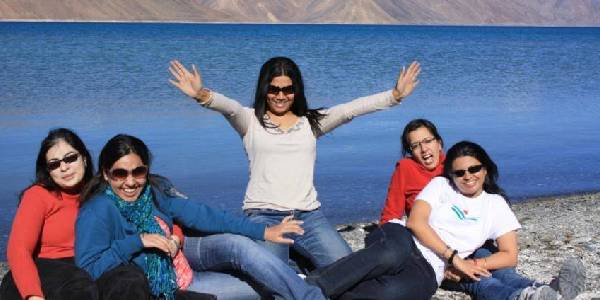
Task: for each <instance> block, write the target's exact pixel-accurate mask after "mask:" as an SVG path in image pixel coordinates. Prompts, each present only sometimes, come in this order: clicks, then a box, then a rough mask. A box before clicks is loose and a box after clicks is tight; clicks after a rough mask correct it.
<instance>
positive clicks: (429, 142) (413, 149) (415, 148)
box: [410, 136, 436, 151]
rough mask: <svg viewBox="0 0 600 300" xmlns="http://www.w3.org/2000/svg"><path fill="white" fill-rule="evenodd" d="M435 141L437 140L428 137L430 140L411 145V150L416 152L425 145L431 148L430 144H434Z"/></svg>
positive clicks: (425, 139) (426, 139)
mask: <svg viewBox="0 0 600 300" xmlns="http://www.w3.org/2000/svg"><path fill="white" fill-rule="evenodd" d="M435 140H436V138H435V137H433V136H432V137H428V138H424V139H422V140H421V141H419V142H415V143H412V144H410V150H411V151H415V150H417V148H419V146H423V145H427V146H429V144H431V143H433V141H435Z"/></svg>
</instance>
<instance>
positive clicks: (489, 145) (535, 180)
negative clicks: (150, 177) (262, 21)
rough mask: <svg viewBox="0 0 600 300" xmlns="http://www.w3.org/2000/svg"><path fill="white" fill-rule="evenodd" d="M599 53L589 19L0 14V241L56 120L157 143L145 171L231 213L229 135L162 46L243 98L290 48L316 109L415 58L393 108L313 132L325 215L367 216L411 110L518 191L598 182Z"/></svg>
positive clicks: (376, 205) (95, 147) (372, 213)
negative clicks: (501, 21)
mask: <svg viewBox="0 0 600 300" xmlns="http://www.w3.org/2000/svg"><path fill="white" fill-rule="evenodd" d="M598 49H600V28H518V27H439V26H422V27H418V26H354V25H277V26H274V25H224V24H219V25H198V24H97V23H86V24H82V23H0V165H1V166H2V169H1V171H0V182H2V183H3V184H2V185H1V186H0V195H1V196H0V197H2V198H1V199H0V200H1V202H0V250H1V251H2V253H4V249H5V245H6V239H7V235H8V232H9V230H10V224H11V221H12V217H13V215H14V211H15V206H16V203H17V195H18V194H19V192H20V191H21V189H22V188H24V187H25V186H27V185H28V184H29V183H30V182H31V180H32V179H33V175H34V165H35V156H36V154H37V151H38V148H39V142H40V141H41V139H42V138H43V137H44V136H45V135H46V133H47V131H48V129H50V128H54V127H70V128H73V129H75V130H76V131H77V132H78V133H79V134H80V136H81V137H82V138H83V139H84V141H85V142H86V143H87V144H88V146H89V148H90V149H91V150H92V155H93V156H94V157H97V155H98V154H99V151H100V149H101V147H102V145H103V144H104V142H105V141H106V140H107V139H108V138H110V137H112V136H113V135H115V134H117V133H129V134H133V135H136V136H138V137H140V138H142V139H143V140H144V141H146V142H147V143H148V145H149V146H150V148H151V149H152V151H153V153H154V156H155V160H154V165H153V171H154V172H156V173H160V174H162V175H165V176H167V177H169V178H171V179H172V181H174V182H175V184H176V185H177V186H178V187H179V188H180V189H181V190H182V191H184V192H185V193H187V194H188V195H190V196H191V197H192V198H197V199H200V200H202V201H204V202H206V203H209V204H210V205H213V206H215V207H218V208H221V209H225V210H228V211H231V212H234V213H239V212H240V207H241V202H242V198H243V194H244V190H245V186H246V182H247V177H248V168H247V167H248V165H247V160H246V156H245V153H244V151H243V148H242V145H241V141H240V138H239V136H238V135H237V134H236V133H235V132H234V131H233V130H232V129H231V128H230V127H229V124H228V123H227V122H226V121H225V120H224V118H223V117H222V116H221V115H219V114H217V113H214V112H210V111H206V110H204V109H203V108H201V107H199V106H198V105H197V104H195V103H194V102H193V101H191V100H190V99H187V98H186V97H184V96H183V95H182V94H181V93H180V92H179V91H177V90H176V89H175V88H173V87H171V86H170V85H169V84H168V82H167V79H168V78H169V73H168V72H167V67H168V62H169V60H170V59H173V58H177V59H180V60H181V61H183V62H184V63H185V64H191V63H195V64H196V65H197V66H198V67H199V69H200V70H201V71H202V74H203V77H204V81H205V84H206V86H207V87H209V88H212V89H214V90H216V91H219V92H221V93H224V94H226V95H228V96H230V97H233V98H235V99H238V100H240V101H241V102H242V103H244V104H247V105H250V104H251V102H252V98H253V94H254V86H255V84H256V78H257V75H258V71H259V68H260V66H261V64H262V63H263V62H264V61H266V60H267V59H268V58H270V57H272V56H280V55H283V56H289V57H291V58H293V59H294V60H295V61H296V62H297V63H298V64H299V65H300V67H301V69H302V71H303V76H304V80H305V86H306V93H307V97H308V99H309V101H310V103H311V106H313V107H321V106H332V105H335V104H338V103H342V102H345V101H349V100H352V99H354V98H356V97H359V96H364V95H368V94H372V93H375V92H379V91H383V90H386V89H389V88H391V87H392V86H393V84H394V82H395V79H396V77H397V74H398V72H399V70H400V68H401V66H402V65H407V64H409V63H410V62H411V61H412V60H418V61H420V62H421V64H422V67H423V71H422V74H421V78H420V85H419V87H418V89H417V90H416V91H415V93H414V94H413V95H412V96H410V97H409V98H407V99H406V101H405V102H404V103H403V104H401V105H400V106H398V107H396V108H394V109H391V110H388V111H384V112H379V113H375V114H371V115H368V116H364V117H361V118H358V119H356V120H354V121H353V122H351V123H350V124H348V125H345V126H342V127H340V128H338V129H337V130H335V131H334V132H333V133H332V134H329V135H327V136H325V137H324V138H322V139H321V140H320V141H319V147H318V161H317V169H316V178H315V180H316V185H317V190H318V191H319V198H320V200H321V201H322V203H323V209H324V212H325V213H326V215H328V216H329V217H330V218H331V220H332V221H333V222H335V223H344V222H352V221H365V220H373V219H375V218H377V217H378V215H379V212H380V210H381V207H382V205H383V202H384V200H385V194H386V190H387V185H388V182H389V178H390V176H391V173H392V171H393V169H394V163H395V161H397V160H398V159H399V158H400V141H399V136H400V134H401V131H402V128H403V127H404V125H405V124H406V122H408V121H409V120H411V119H413V118H417V117H424V118H427V119H430V120H432V121H434V122H435V123H436V124H437V125H438V127H439V129H440V131H441V134H442V136H443V137H444V138H445V142H446V145H447V146H449V145H451V144H453V143H454V142H457V141H459V140H462V139H469V140H472V141H475V142H478V143H480V144H482V145H483V146H484V147H485V148H486V149H487V150H489V152H490V154H491V155H492V157H493V158H494V159H495V161H496V162H497V163H498V165H499V167H500V173H501V179H500V181H501V184H502V186H503V187H504V188H505V189H506V190H507V192H508V194H509V196H511V197H512V198H513V199H514V200H516V201H518V200H520V199H523V198H526V197H534V196H543V195H556V194H567V193H578V192H586V191H599V190H600V180H599V178H600V134H598V131H599V130H600V118H598V114H599V112H600V103H599V102H600V101H599V100H600V84H599V83H600V81H599V78H600V55H598V53H599V50H598Z"/></svg>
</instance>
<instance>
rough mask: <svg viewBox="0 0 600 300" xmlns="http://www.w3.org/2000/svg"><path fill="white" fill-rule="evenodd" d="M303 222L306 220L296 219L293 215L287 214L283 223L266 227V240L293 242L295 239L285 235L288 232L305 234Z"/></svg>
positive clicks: (280, 242) (281, 242)
mask: <svg viewBox="0 0 600 300" xmlns="http://www.w3.org/2000/svg"><path fill="white" fill-rule="evenodd" d="M302 223H304V221H300V220H294V217H293V216H287V217H285V218H283V220H282V221H281V223H279V224H277V225H275V226H271V227H267V228H266V229H265V236H264V237H265V241H269V242H273V243H278V244H293V243H294V240H292V239H290V238H287V237H285V235H286V234H287V233H293V234H297V235H303V234H304V229H302V226H301V225H302Z"/></svg>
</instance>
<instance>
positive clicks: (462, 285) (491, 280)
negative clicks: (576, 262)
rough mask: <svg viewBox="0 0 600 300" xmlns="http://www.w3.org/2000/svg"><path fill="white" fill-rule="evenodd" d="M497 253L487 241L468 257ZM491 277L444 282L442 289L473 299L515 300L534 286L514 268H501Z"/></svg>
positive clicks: (494, 271) (480, 256)
mask: <svg viewBox="0 0 600 300" xmlns="http://www.w3.org/2000/svg"><path fill="white" fill-rule="evenodd" d="M496 252H498V248H496V246H495V245H494V244H493V243H492V242H491V241H487V242H486V243H485V244H484V245H483V246H482V247H481V248H479V249H477V250H476V251H475V252H474V253H473V254H472V255H471V256H470V257H472V258H485V257H488V256H490V255H492V254H493V253H496ZM491 273H492V276H491V277H481V280H480V281H473V280H466V279H463V280H461V281H460V282H452V281H449V280H444V281H443V282H442V288H443V289H445V290H450V291H457V292H463V293H467V294H469V295H471V296H472V297H473V298H474V299H485V300H488V299H516V298H518V295H519V294H520V292H521V290H522V289H524V288H526V287H528V286H533V285H535V284H536V283H535V281H533V280H531V279H529V278H526V277H524V276H521V275H520V274H519V273H517V271H516V270H515V268H503V269H498V270H492V271H491Z"/></svg>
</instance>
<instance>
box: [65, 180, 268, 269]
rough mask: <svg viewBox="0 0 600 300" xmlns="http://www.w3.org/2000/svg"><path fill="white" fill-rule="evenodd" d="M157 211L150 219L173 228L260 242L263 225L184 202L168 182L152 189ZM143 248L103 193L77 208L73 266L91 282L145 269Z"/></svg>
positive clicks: (160, 182)
mask: <svg viewBox="0 0 600 300" xmlns="http://www.w3.org/2000/svg"><path fill="white" fill-rule="evenodd" d="M152 189H153V192H154V196H155V197H156V200H157V201H156V202H157V203H158V205H159V206H160V209H157V208H156V207H154V209H153V215H154V216H158V217H159V218H161V219H162V220H163V221H165V223H167V224H168V225H169V227H171V228H172V226H173V221H175V222H176V223H177V224H179V225H182V226H183V227H187V228H190V229H194V230H197V231H201V232H205V233H225V232H229V233H235V234H241V235H245V236H247V237H250V238H252V239H257V240H262V239H263V238H264V231H265V227H266V225H264V224H257V223H253V222H251V221H250V220H248V219H246V218H243V217H236V216H232V215H230V214H227V213H225V212H224V211H219V210H215V209H212V208H210V207H208V206H206V205H204V204H202V203H200V202H199V201H194V200H188V199H184V198H183V195H181V194H180V193H179V192H177V190H175V189H174V188H173V186H172V185H171V184H170V183H169V182H168V181H167V180H160V181H159V184H158V186H157V187H155V186H153V187H152ZM145 251H147V249H146V250H144V245H143V244H142V240H141V238H140V234H139V233H138V232H137V230H136V228H135V226H134V225H133V224H131V223H129V222H127V220H126V219H125V218H124V217H123V216H122V215H121V213H120V212H119V209H118V208H117V207H116V206H115V205H114V203H113V202H112V200H111V199H110V198H108V196H106V195H105V194H104V193H99V194H97V195H95V196H94V197H92V198H91V199H90V200H88V201H86V203H85V204H84V205H83V206H82V207H81V208H80V210H79V215H78V217H77V223H76V225H75V262H76V264H77V265H78V266H79V267H81V268H83V269H85V270H86V271H87V272H88V273H90V275H91V276H92V278H94V279H98V278H99V277H100V276H102V274H103V273H104V272H106V271H109V270H111V269H113V268H115V267H118V266H120V265H125V264H129V263H132V262H133V263H135V264H136V265H138V266H140V267H141V268H142V269H144V268H145V263H144V261H145V256H146V254H145Z"/></svg>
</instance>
